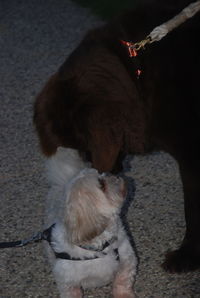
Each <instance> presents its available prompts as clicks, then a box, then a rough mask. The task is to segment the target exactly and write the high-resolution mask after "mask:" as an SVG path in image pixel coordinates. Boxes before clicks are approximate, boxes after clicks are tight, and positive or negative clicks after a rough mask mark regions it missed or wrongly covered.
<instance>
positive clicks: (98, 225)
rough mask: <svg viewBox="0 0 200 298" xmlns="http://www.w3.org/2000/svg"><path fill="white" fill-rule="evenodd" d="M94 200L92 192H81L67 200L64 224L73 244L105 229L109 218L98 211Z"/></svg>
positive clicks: (80, 242) (86, 239)
mask: <svg viewBox="0 0 200 298" xmlns="http://www.w3.org/2000/svg"><path fill="white" fill-rule="evenodd" d="M88 197H90V198H89V199H88ZM96 200H98V198H95V197H94V195H93V196H92V194H85V195H84V194H83V196H82V197H81V198H79V199H77V197H74V198H73V199H72V200H71V201H70V202H68V205H67V207H66V211H67V214H66V217H65V224H66V228H67V234H68V236H69V240H70V241H71V242H72V243H73V244H82V243H84V242H88V241H91V240H92V239H93V238H95V237H97V236H98V235H100V234H101V233H102V232H103V231H104V230H105V229H106V227H107V225H108V221H109V218H108V217H106V216H104V215H103V214H102V213H101V212H100V211H99V208H98V206H97V204H96Z"/></svg>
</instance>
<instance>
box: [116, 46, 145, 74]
mask: <svg viewBox="0 0 200 298" xmlns="http://www.w3.org/2000/svg"><path fill="white" fill-rule="evenodd" d="M120 42H121V43H122V44H123V45H124V46H126V47H127V49H128V54H129V57H130V58H133V61H134V68H135V75H136V78H137V79H139V78H140V76H141V74H142V70H141V66H140V63H139V60H138V58H137V56H138V51H139V50H140V48H141V47H140V48H138V43H133V42H130V41H125V40H120Z"/></svg>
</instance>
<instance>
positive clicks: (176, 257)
mask: <svg viewBox="0 0 200 298" xmlns="http://www.w3.org/2000/svg"><path fill="white" fill-rule="evenodd" d="M180 173H181V177H182V182H183V190H184V200H185V219H186V234H185V238H184V241H183V243H182V245H181V247H180V249H178V250H175V251H173V252H170V253H168V254H167V256H166V260H165V262H164V264H163V267H164V269H165V270H167V271H170V272H187V271H192V270H196V269H198V268H200V162H199V161H198V159H196V160H195V159H194V158H193V160H192V161H188V162H187V163H185V161H184V162H181V163H180Z"/></svg>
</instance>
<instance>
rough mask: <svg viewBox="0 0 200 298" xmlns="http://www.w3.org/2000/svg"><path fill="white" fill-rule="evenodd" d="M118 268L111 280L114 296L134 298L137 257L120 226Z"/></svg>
mask: <svg viewBox="0 0 200 298" xmlns="http://www.w3.org/2000/svg"><path fill="white" fill-rule="evenodd" d="M118 251H119V262H120V263H119V270H118V272H117V273H116V276H115V279H114V282H113V296H114V298H134V297H135V293H134V289H133V285H134V282H135V276H136V272H137V258H136V255H135V252H134V250H133V248H132V246H131V245H130V242H129V240H128V238H127V235H126V233H125V231H124V229H123V228H122V229H121V230H120V233H119V247H118Z"/></svg>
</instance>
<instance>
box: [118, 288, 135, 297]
mask: <svg viewBox="0 0 200 298" xmlns="http://www.w3.org/2000/svg"><path fill="white" fill-rule="evenodd" d="M113 297H114V298H136V295H135V293H134V291H133V290H132V289H128V290H127V289H123V288H122V287H116V288H115V289H114V291H113Z"/></svg>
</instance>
